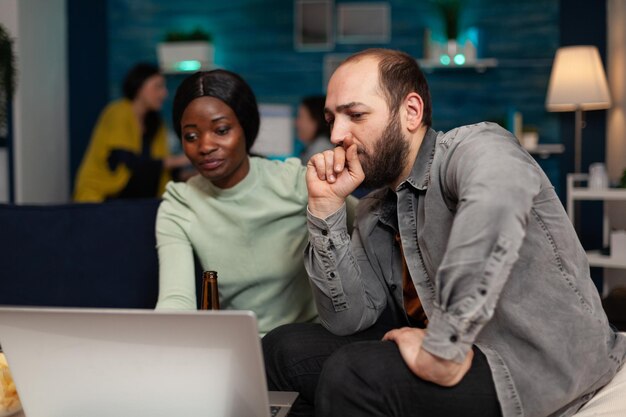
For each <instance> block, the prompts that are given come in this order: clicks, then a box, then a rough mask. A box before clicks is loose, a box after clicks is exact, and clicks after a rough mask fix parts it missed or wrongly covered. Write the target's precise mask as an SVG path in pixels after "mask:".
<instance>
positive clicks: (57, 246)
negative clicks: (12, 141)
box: [0, 199, 160, 308]
mask: <svg viewBox="0 0 626 417" xmlns="http://www.w3.org/2000/svg"><path fill="white" fill-rule="evenodd" d="M159 203H160V201H159V200H156V199H154V200H152V199H147V200H128V201H116V202H107V203H103V204H66V205H54V206H34V205H0V305H31V306H65V307H108V308H154V306H155V304H156V300H157V296H158V258H157V252H156V248H155V245H156V242H155V233H154V224H155V219H156V213H157V209H158V207H159Z"/></svg>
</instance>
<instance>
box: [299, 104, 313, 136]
mask: <svg viewBox="0 0 626 417" xmlns="http://www.w3.org/2000/svg"><path fill="white" fill-rule="evenodd" d="M296 131H297V133H298V138H299V139H300V140H301V141H302V142H304V143H309V142H312V141H313V139H315V133H316V132H317V123H316V122H315V120H314V119H313V117H312V116H311V112H309V109H307V108H306V107H305V106H303V105H300V107H299V108H298V115H297V116H296Z"/></svg>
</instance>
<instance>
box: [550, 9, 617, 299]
mask: <svg viewBox="0 0 626 417" xmlns="http://www.w3.org/2000/svg"><path fill="white" fill-rule="evenodd" d="M560 3H561V15H560V19H559V24H560V28H561V45H562V46H570V45H595V46H597V47H598V50H599V52H600V56H601V57H602V60H603V63H604V67H605V68H606V33H607V24H606V12H607V9H606V1H604V0H599V1H595V2H593V7H590V3H589V1H585V0H560ZM584 118H585V122H586V127H585V128H584V129H583V134H582V168H581V169H582V172H588V171H589V164H591V163H593V162H605V155H606V111H605V110H596V111H589V112H585V114H584ZM560 119H561V120H560V122H561V141H562V143H564V144H565V149H566V153H565V155H564V157H563V158H564V167H563V175H562V181H561V186H562V189H565V174H566V173H568V172H574V113H572V112H567V113H561V114H560ZM578 213H580V214H581V215H580V224H579V228H578V235H579V237H580V240H581V242H582V244H583V246H584V247H585V249H588V250H589V249H598V248H601V247H602V214H603V212H602V203H601V202H597V201H593V202H582V203H581V204H580V210H579V211H578ZM591 275H592V277H593V279H594V282H595V283H596V285H597V286H598V288H601V285H602V270H601V269H600V268H592V269H591Z"/></svg>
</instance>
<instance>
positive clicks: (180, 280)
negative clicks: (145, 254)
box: [156, 183, 197, 310]
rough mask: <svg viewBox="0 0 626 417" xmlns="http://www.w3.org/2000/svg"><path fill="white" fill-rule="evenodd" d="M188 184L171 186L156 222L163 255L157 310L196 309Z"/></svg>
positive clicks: (158, 246)
mask: <svg viewBox="0 0 626 417" xmlns="http://www.w3.org/2000/svg"><path fill="white" fill-rule="evenodd" d="M186 187H187V184H184V183H178V184H174V183H169V184H168V185H167V187H166V191H165V194H164V195H163V202H162V203H161V206H160V207H159V211H158V214H157V220H156V240H157V251H158V254H159V299H158V302H157V306H156V308H157V309H177V310H195V309H196V308H197V302H196V299H197V298H196V283H195V279H194V272H195V268H194V260H193V248H192V246H191V242H190V240H189V236H188V230H189V228H190V220H189V217H190V213H191V210H190V208H189V206H188V204H187V203H186V201H185V199H184V191H185V189H186Z"/></svg>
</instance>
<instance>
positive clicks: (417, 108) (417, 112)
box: [404, 92, 424, 132]
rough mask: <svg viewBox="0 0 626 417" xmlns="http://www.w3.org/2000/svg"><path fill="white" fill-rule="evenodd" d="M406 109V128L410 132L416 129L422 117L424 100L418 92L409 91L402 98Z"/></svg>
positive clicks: (420, 123)
mask: <svg viewBox="0 0 626 417" xmlns="http://www.w3.org/2000/svg"><path fill="white" fill-rule="evenodd" d="M404 107H405V111H406V128H407V129H408V130H409V131H410V132H414V131H416V130H417V129H418V128H419V127H420V126H421V125H422V118H423V117H424V101H423V100H422V97H420V95H419V94H417V93H415V92H413V93H409V94H408V95H407V96H406V98H405V99H404Z"/></svg>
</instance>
